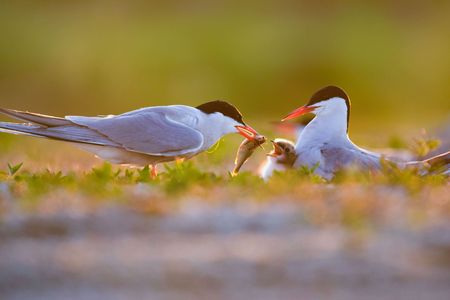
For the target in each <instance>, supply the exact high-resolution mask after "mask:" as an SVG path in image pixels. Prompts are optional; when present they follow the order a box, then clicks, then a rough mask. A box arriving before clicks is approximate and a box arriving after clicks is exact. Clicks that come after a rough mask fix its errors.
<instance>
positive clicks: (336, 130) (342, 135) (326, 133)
mask: <svg viewBox="0 0 450 300" xmlns="http://www.w3.org/2000/svg"><path fill="white" fill-rule="evenodd" d="M347 131H348V123H347V108H346V107H343V106H336V107H334V108H333V109H324V110H321V111H319V112H318V113H317V115H316V117H315V118H314V119H313V120H312V121H311V122H310V123H309V124H308V125H306V127H305V129H303V131H302V132H301V133H300V135H299V137H298V140H297V145H296V148H298V147H301V146H303V145H311V144H324V143H341V142H347V141H349V137H348V134H347Z"/></svg>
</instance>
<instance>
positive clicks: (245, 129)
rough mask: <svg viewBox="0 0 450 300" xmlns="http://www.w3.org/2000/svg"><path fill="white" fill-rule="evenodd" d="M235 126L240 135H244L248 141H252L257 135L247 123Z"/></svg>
mask: <svg viewBox="0 0 450 300" xmlns="http://www.w3.org/2000/svg"><path fill="white" fill-rule="evenodd" d="M235 128H236V130H237V131H238V133H239V134H240V135H242V136H243V137H245V138H246V139H247V140H250V141H253V140H254V139H255V138H256V136H257V135H258V132H257V131H256V130H255V129H253V128H251V127H250V126H248V125H246V126H241V125H237V126H235Z"/></svg>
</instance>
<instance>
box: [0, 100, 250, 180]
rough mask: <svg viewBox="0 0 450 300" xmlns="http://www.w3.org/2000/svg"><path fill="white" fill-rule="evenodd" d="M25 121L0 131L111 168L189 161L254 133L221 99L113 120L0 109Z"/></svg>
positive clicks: (1, 124) (159, 108)
mask: <svg viewBox="0 0 450 300" xmlns="http://www.w3.org/2000/svg"><path fill="white" fill-rule="evenodd" d="M0 112H1V113H3V114H5V115H7V116H9V117H12V118H15V119H19V120H22V121H25V122H27V123H7V122H0V132H7V133H12V134H19V135H29V136H34V137H42V138H49V139H54V140H60V141H65V142H71V143H74V144H76V145H77V146H79V147H81V148H83V149H85V150H87V151H89V152H92V153H94V154H95V155H97V156H98V157H100V158H102V159H104V160H107V161H110V162H111V163H115V164H126V165H138V166H146V165H150V166H152V175H153V176H156V165H157V164H158V163H162V162H169V161H173V160H175V159H178V158H187V159H188V158H191V157H193V156H195V155H197V154H199V153H201V152H203V151H205V150H207V149H209V148H210V147H211V146H213V145H214V144H215V143H216V142H217V141H218V140H219V139H220V138H221V137H222V136H224V135H226V134H229V133H234V132H236V133H239V134H241V135H242V136H244V137H245V138H247V139H250V140H252V139H253V138H254V137H255V136H256V135H257V132H256V131H255V130H254V129H253V128H251V127H250V126H248V125H246V124H245V123H244V121H243V119H242V114H241V113H240V112H239V110H238V109H237V108H236V107H235V106H233V105H232V104H230V103H228V102H225V101H212V102H207V103H204V104H202V105H199V106H197V107H191V106H186V105H170V106H153V107H147V108H142V109H138V110H134V111H131V112H127V113H124V114H121V115H117V116H112V115H111V116H106V117H84V116H66V117H64V118H59V117H53V116H46V115H41V114H36V113H31V112H24V111H17V110H11V109H0Z"/></svg>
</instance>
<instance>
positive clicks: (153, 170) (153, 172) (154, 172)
mask: <svg viewBox="0 0 450 300" xmlns="http://www.w3.org/2000/svg"><path fill="white" fill-rule="evenodd" d="M150 169H151V172H150V174H151V177H152V179H156V177H158V169H157V168H156V165H150Z"/></svg>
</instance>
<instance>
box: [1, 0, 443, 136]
mask: <svg viewBox="0 0 450 300" xmlns="http://www.w3.org/2000/svg"><path fill="white" fill-rule="evenodd" d="M6 2H10V3H6ZM336 2H337V1H315V0H308V1H293V0H292V1H286V0H283V1H270V2H269V1H261V0H260V1H224V2H218V1H207V0H204V1H111V0H97V1H76V2H75V1H73V2H69V1H53V0H47V1H2V3H0V36H1V37H2V38H1V39H0V103H1V106H2V107H9V108H16V109H27V110H31V111H38V112H41V113H46V114H57V115H63V114H88V115H96V114H110V113H121V112H124V111H127V110H131V109H135V108H138V107H142V106H151V105H160V104H188V105H197V104H201V103H203V102H206V101H209V100H213V99H226V100H228V101H230V102H232V103H234V104H236V105H237V106H238V107H239V108H240V109H241V110H242V112H243V113H244V115H246V117H247V119H248V120H252V121H255V122H265V121H272V120H277V119H280V118H281V117H282V116H284V115H285V114H286V113H287V112H289V111H290V110H292V109H294V108H295V107H297V106H299V105H301V104H303V103H304V102H305V101H306V100H307V98H308V97H309V96H310V95H311V94H312V93H313V92H314V91H315V90H317V89H318V88H320V87H322V86H325V85H328V84H336V85H339V86H342V87H344V88H345V89H346V90H347V92H348V93H349V94H350V97H351V99H352V101H353V109H354V113H353V116H352V125H351V131H352V132H353V133H355V134H356V135H358V134H360V133H361V132H362V131H364V132H366V133H367V132H369V133H379V130H380V128H381V129H383V130H384V129H386V131H383V132H382V133H381V134H382V135H383V134H386V132H387V133H392V134H395V133H396V131H400V130H404V128H405V127H407V126H410V127H411V128H412V129H413V130H418V128H422V127H424V128H432V127H433V126H437V125H438V124H440V123H443V122H444V121H445V120H446V119H447V118H448V116H449V112H450V1H418V0H413V1H411V0H408V1H407V0H402V1H373V2H372V1H346V2H345V3H341V4H338V3H336Z"/></svg>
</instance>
